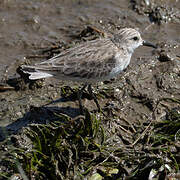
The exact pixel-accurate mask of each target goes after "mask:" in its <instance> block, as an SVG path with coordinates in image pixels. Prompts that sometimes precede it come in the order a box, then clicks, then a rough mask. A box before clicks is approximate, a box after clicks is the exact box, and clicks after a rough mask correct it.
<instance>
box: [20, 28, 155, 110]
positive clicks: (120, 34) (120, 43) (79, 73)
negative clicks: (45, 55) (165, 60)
mask: <svg viewBox="0 0 180 180" xmlns="http://www.w3.org/2000/svg"><path fill="white" fill-rule="evenodd" d="M141 45H143V46H149V47H152V48H157V47H156V46H155V45H154V44H152V43H150V42H148V41H145V40H143V39H142V37H141V35H140V32H139V31H138V30H136V29H133V28H122V29H120V30H118V31H117V32H116V33H114V34H112V36H108V37H103V38H99V39H95V40H91V41H86V42H82V43H80V44H78V45H76V46H75V47H71V48H69V49H66V50H64V51H63V52H61V53H60V54H58V55H56V56H54V57H52V58H50V59H49V60H46V61H44V62H41V63H37V64H35V65H34V66H29V65H22V66H21V70H22V71H23V72H24V73H26V74H29V79H30V80H37V79H42V78H48V77H54V78H57V79H60V80H63V81H67V80H69V81H77V82H80V83H83V84H84V86H83V87H82V88H81V89H80V91H79V93H78V100H79V105H80V109H82V102H81V96H82V92H83V90H84V89H85V88H86V87H87V86H88V91H89V93H90V95H91V96H92V97H93V99H94V101H95V103H96V105H97V107H98V110H100V105H99V103H98V101H97V98H96V96H95V94H94V93H93V91H92V87H91V85H92V84H94V83H98V82H101V81H105V80H109V79H112V78H114V77H116V76H117V75H119V74H120V73H121V72H122V71H123V70H125V69H126V68H127V66H128V65H129V63H130V60H131V57H132V54H133V52H134V50H135V49H136V48H138V47H139V46H141Z"/></svg>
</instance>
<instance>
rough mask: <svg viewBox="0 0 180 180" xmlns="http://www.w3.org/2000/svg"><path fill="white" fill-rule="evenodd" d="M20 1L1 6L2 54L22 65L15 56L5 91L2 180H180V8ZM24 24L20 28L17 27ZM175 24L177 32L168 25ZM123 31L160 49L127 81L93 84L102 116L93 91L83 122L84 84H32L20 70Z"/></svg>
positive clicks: (0, 131) (145, 53) (135, 63)
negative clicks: (134, 30)
mask: <svg viewBox="0 0 180 180" xmlns="http://www.w3.org/2000/svg"><path fill="white" fill-rule="evenodd" d="M20 1H21V3H17V2H16V1H8V2H6V1H2V2H0V4H1V5H3V8H1V10H2V14H0V24H1V27H2V30H3V31H2V32H1V30H0V38H1V40H2V41H1V44H0V48H2V51H1V53H3V50H4V54H5V55H4V57H6V56H8V55H9V54H11V53H7V49H8V50H12V52H13V53H12V54H13V58H14V59H13V58H12V57H11V56H10V57H9V56H8V58H9V59H10V60H12V66H11V68H12V69H10V71H9V72H8V74H7V76H6V77H5V78H4V77H3V78H1V83H0V154H1V156H0V179H9V178H11V179H13V178H14V179H32V180H34V179H70V180H71V179H78V180H79V179H82V180H83V179H89V180H95V179H124V178H126V179H153V178H154V179H165V178H166V179H171V178H172V177H173V178H176V179H178V177H179V166H180V156H179V151H180V126H179V124H180V109H179V107H180V54H179V47H180V46H179V43H180V41H179V34H178V32H179V24H178V23H179V14H178V13H177V12H178V11H177V7H176V5H172V4H175V3H172V4H171V3H170V4H168V3H167V2H166V1H163V2H165V3H164V4H163V5H162V3H160V2H159V1H150V0H145V1H130V2H127V1H125V0H123V1H122V3H119V1H116V0H111V1H97V0H93V1H92V0H91V1H88V0H87V1H79V2H78V3H77V2H75V1H55V0H52V2H50V1H49V2H48V3H47V2H45V1H28V2H27V1H24V0H20ZM18 2H19V1H18ZM171 2H172V1H171ZM166 3H167V4H166ZM54 4H55V5H54ZM130 4H131V5H133V10H132V9H131V8H130V6H129V5H130ZM67 7H68V8H67ZM17 9H19V13H20V15H21V16H22V17H21V18H22V19H21V18H19V16H17V14H16V13H15V15H14V14H13V15H14V19H13V21H12V20H11V21H9V14H10V13H8V16H7V10H8V11H9V12H12V13H14V12H15V10H16V11H17ZM66 9H71V11H69V10H68V11H66ZM4 11H5V12H4ZM29 14H31V15H29ZM34 14H35V15H34ZM1 15H2V16H1ZM13 15H12V16H13ZM82 19H83V20H82ZM149 20H150V21H149ZM16 21H18V23H19V26H18V24H17V25H16V26H17V29H16V26H15V27H14V29H15V30H14V29H13V28H9V27H8V23H13V24H14V22H16ZM27 21H28V22H27ZM170 21H171V22H174V23H175V24H173V26H172V24H170V25H169V26H168V23H169V22H170ZM151 22H155V23H154V24H150V23H151ZM164 22H166V23H167V24H165V23H164ZM176 23H177V24H176ZM24 24H25V25H24ZM164 25H167V26H164ZM124 26H128V27H133V28H136V27H138V28H139V29H140V30H143V29H144V28H145V30H146V32H144V33H145V34H143V35H146V36H144V38H145V39H147V40H148V39H149V40H152V41H154V42H155V43H156V44H157V45H158V49H157V50H154V51H151V50H149V49H146V48H144V49H143V47H141V48H142V49H139V50H137V51H136V52H135V55H134V56H133V57H132V62H131V64H130V66H129V67H128V69H127V70H126V71H125V72H123V73H122V74H121V75H120V76H119V77H117V78H115V79H113V80H110V81H106V82H103V83H100V84H98V85H94V93H95V94H96V96H97V98H98V101H99V104H100V106H101V108H102V111H101V112H97V108H96V106H95V103H94V101H93V99H92V98H91V97H90V96H89V94H88V93H87V92H86V91H84V92H83V95H82V101H83V104H84V106H85V115H81V114H80V110H79V104H78V100H77V92H78V90H79V87H80V85H79V84H76V83H74V82H66V81H64V82H61V81H56V80H54V79H48V80H47V79H46V80H38V81H30V80H29V79H28V76H26V75H24V74H21V73H22V72H21V71H20V68H18V69H17V67H19V66H20V65H21V64H36V62H39V61H45V60H46V59H49V58H51V57H53V56H55V55H56V54H59V53H61V52H62V51H63V50H64V49H67V48H70V47H73V46H76V44H78V43H80V42H81V41H89V40H92V39H95V38H101V37H104V36H109V34H106V32H112V29H113V31H115V30H118V29H119V28H120V27H124ZM152 26H153V28H152ZM22 27H23V28H22ZM146 27H148V28H146ZM7 28H8V29H9V30H10V29H13V32H9V31H7ZM63 28H64V30H63ZM151 28H152V29H151ZM20 29H24V30H22V31H20ZM67 29H68V31H66V30H67ZM74 29H75V30H74ZM14 31H17V32H19V31H20V32H19V33H18V34H16V33H15V32H14ZM7 32H8V34H6V33H7ZM168 33H169V34H168ZM4 34H5V35H7V37H5V36H3V35H4ZM8 37H10V38H8ZM16 46H17V47H16ZM140 51H142V53H141V52H140ZM8 52H9V51H8ZM17 54H23V58H22V57H19V56H18V57H17ZM1 55H2V54H1ZM24 57H26V58H24ZM2 62H4V61H2ZM14 62H16V63H14ZM0 68H2V67H0ZM0 70H1V71H2V69H0ZM16 70H17V72H18V74H20V76H21V77H20V76H19V75H18V74H16ZM2 72H3V71H2Z"/></svg>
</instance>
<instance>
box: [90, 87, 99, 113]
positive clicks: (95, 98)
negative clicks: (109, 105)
mask: <svg viewBox="0 0 180 180" xmlns="http://www.w3.org/2000/svg"><path fill="white" fill-rule="evenodd" d="M88 92H89V94H90V96H92V98H93V99H94V102H95V103H96V106H97V108H98V111H99V112H101V107H100V105H99V103H98V100H97V97H96V95H95V94H94V93H93V91H92V87H91V84H89V85H88Z"/></svg>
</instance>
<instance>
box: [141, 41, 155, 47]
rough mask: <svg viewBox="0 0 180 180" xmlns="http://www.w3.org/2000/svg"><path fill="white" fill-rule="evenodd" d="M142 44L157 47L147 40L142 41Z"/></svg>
mask: <svg viewBox="0 0 180 180" xmlns="http://www.w3.org/2000/svg"><path fill="white" fill-rule="evenodd" d="M143 46H149V47H153V48H157V46H155V45H154V44H152V43H150V42H148V41H143Z"/></svg>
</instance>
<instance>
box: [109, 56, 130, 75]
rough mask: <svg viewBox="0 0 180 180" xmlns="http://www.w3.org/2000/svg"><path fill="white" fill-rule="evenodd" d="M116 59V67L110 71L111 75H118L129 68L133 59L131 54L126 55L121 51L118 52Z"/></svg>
mask: <svg viewBox="0 0 180 180" xmlns="http://www.w3.org/2000/svg"><path fill="white" fill-rule="evenodd" d="M115 59H116V67H115V68H113V69H112V71H111V73H110V74H111V76H116V75H118V74H119V73H121V72H122V71H123V70H124V69H126V68H127V66H128V65H129V63H130V60H131V54H128V55H126V56H125V55H122V54H120V53H117V54H116V56H115Z"/></svg>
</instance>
